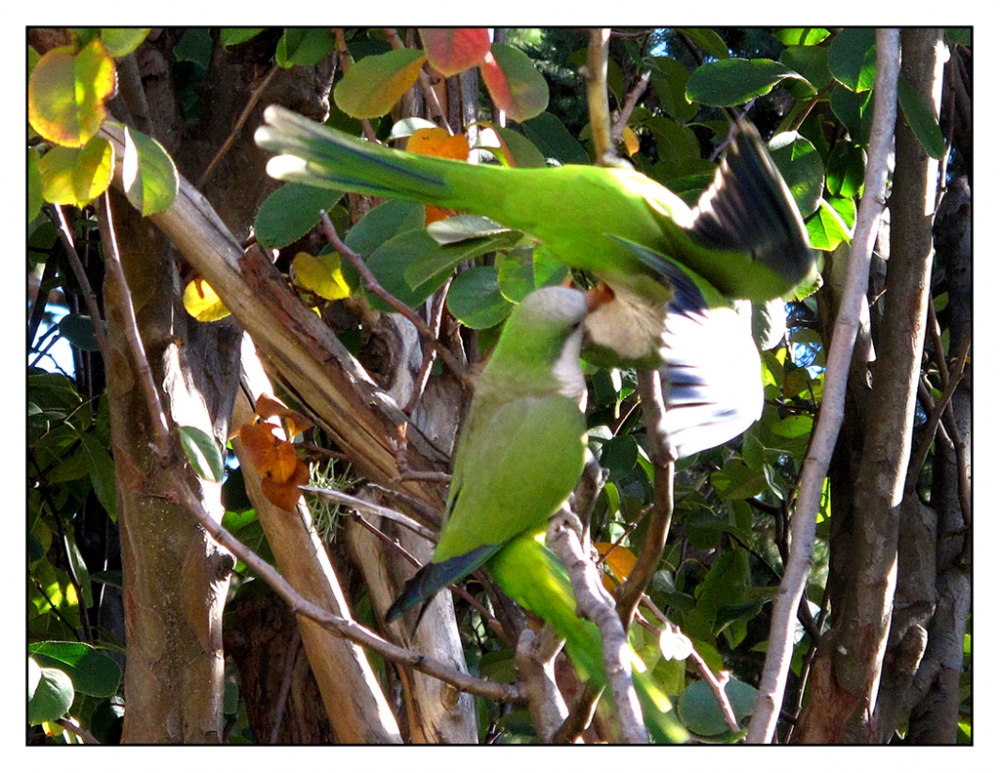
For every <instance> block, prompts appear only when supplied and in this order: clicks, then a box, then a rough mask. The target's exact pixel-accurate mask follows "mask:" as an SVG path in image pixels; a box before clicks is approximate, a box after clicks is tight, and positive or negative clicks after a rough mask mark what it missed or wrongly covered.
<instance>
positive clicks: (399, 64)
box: [333, 48, 427, 118]
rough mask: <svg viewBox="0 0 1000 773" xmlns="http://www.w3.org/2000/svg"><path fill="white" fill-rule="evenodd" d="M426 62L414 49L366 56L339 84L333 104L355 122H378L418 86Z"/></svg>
mask: <svg viewBox="0 0 1000 773" xmlns="http://www.w3.org/2000/svg"><path fill="white" fill-rule="evenodd" d="M426 59H427V57H426V56H425V55H424V52H423V51H420V50H416V49H412V48H397V49H394V50H392V51H388V52H386V53H384V54H376V55H374V56H366V57H365V58H364V59H361V60H360V61H358V62H355V64H354V66H353V67H351V69H350V70H348V72H347V74H346V75H345V76H344V77H343V79H342V80H341V81H340V83H338V84H337V86H336V88H335V89H334V90H333V98H334V101H335V102H336V103H337V107H339V108H340V109H341V110H343V111H344V112H345V113H347V114H348V115H349V116H351V117H353V118H379V117H380V116H383V115H385V114H386V113H388V112H389V111H390V110H392V108H393V106H394V105H395V104H396V103H397V102H398V101H399V100H400V98H401V97H402V96H403V94H405V93H406V92H407V91H408V90H409V89H410V87H411V86H412V85H413V84H414V83H416V82H417V78H418V77H419V75H420V68H421V67H423V65H424V62H425V61H426Z"/></svg>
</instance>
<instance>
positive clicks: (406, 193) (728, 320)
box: [255, 105, 815, 458]
mask: <svg viewBox="0 0 1000 773" xmlns="http://www.w3.org/2000/svg"><path fill="white" fill-rule="evenodd" d="M264 119H265V121H266V123H267V125H265V126H262V127H260V128H259V129H258V130H257V133H256V135H255V139H256V141H257V144H258V145H260V146H261V147H263V148H266V149H268V150H272V151H275V152H277V153H279V154H281V155H278V156H277V157H275V158H272V159H271V160H270V162H269V163H268V172H269V173H270V174H271V175H272V176H274V177H277V178H279V179H283V180H291V181H296V182H301V183H307V184H310V185H316V186H320V187H328V188H333V189H336V190H347V191H355V192H359V193H366V194H370V195H374V196H385V197H390V198H398V199H406V200H410V201H416V202H420V203H423V204H435V205H438V206H441V207H445V208H449V209H454V210H459V211H462V212H468V213H471V214H476V215H481V216H484V217H488V218H491V219H493V220H496V221H498V222H499V223H502V224H503V225H505V226H508V227H510V228H514V229H517V230H520V231H522V232H524V233H526V234H528V235H530V236H532V237H534V238H535V239H537V240H538V241H539V242H540V243H542V244H544V245H545V247H546V248H547V249H548V250H549V251H550V252H551V254H552V255H554V256H555V257H556V258H558V259H559V260H561V261H562V262H563V263H565V264H566V265H568V266H570V267H573V268H577V269H583V270H585V271H588V272H590V273H591V274H592V275H593V276H594V277H595V278H596V279H598V280H600V282H602V283H603V285H604V286H606V288H607V290H608V294H609V300H608V302H606V303H605V304H604V305H603V306H602V307H601V308H600V309H599V310H598V311H597V312H595V313H594V314H592V315H590V317H589V318H588V320H587V323H586V327H587V336H586V342H585V347H584V352H583V354H584V357H585V358H586V359H587V360H588V361H590V362H593V363H594V364H597V365H601V366H610V367H640V368H646V369H652V368H658V369H659V370H660V375H661V382H662V384H663V392H664V403H665V405H666V408H667V411H666V417H665V420H664V424H665V426H664V429H665V430H666V431H667V433H668V436H669V438H670V443H671V445H672V447H673V453H674V456H675V457H676V458H681V457H684V456H689V455H691V454H694V453H697V452H698V451H700V450H703V449H706V448H711V447H713V446H716V445H719V444H721V443H724V442H726V441H727V440H729V439H731V438H733V437H735V436H736V435H738V434H739V433H741V432H742V431H744V430H745V429H746V428H747V427H748V426H749V425H750V424H752V423H753V421H755V420H756V419H757V418H759V416H760V413H761V409H762V405H763V403H762V397H763V388H762V385H761V378H760V359H759V354H758V352H757V349H756V346H755V344H754V342H753V338H752V335H751V327H750V319H749V315H747V314H740V313H738V312H737V304H738V299H747V300H750V301H769V300H771V299H774V298H778V297H779V296H783V295H786V294H788V293H789V292H790V291H791V290H793V289H794V288H796V287H798V286H799V285H800V284H802V283H804V282H805V281H806V280H807V279H809V278H810V275H811V273H812V272H813V270H814V262H815V254H814V252H813V251H812V250H811V249H810V248H809V243H808V234H807V232H806V229H805V225H804V224H803V222H802V218H801V216H800V215H799V213H798V210H797V208H796V205H795V203H794V201H793V199H792V197H791V194H790V193H789V191H788V188H787V186H786V185H785V183H784V181H783V180H782V178H781V175H780V173H779V172H778V171H777V169H776V167H775V166H774V163H773V162H772V161H771V159H770V157H769V156H768V154H767V150H766V148H765V147H764V146H763V143H762V142H761V140H760V137H759V136H758V134H757V132H756V130H755V129H754V128H753V127H752V126H751V125H750V124H747V123H743V122H741V123H739V124H737V126H736V128H735V132H734V136H733V140H732V143H731V145H730V147H729V150H728V152H727V153H726V155H725V157H724V158H723V161H722V163H721V164H720V166H719V169H718V172H717V173H716V176H715V179H714V181H713V183H712V185H711V186H710V187H709V188H708V190H706V191H705V193H704V194H703V195H702V196H701V198H700V200H699V201H698V204H697V206H695V207H693V208H692V207H689V206H688V205H687V204H686V203H685V202H684V201H682V200H681V199H680V198H679V197H678V196H676V195H675V194H674V193H672V192H671V191H669V190H667V189H666V188H664V187H663V186H662V185H660V184H659V183H657V182H655V181H654V180H651V179H650V178H648V177H646V176H645V175H643V174H640V173H638V172H635V171H631V170H625V169H611V168H602V167H595V166H584V165H565V166H560V167H548V168H544V169H512V168H507V167H501V166H496V165H489V164H466V163H463V162H459V161H450V160H445V159H439V158H432V157H428V156H418V155H414V154H411V153H406V152H403V151H398V150H394V149H391V148H387V147H384V146H382V145H378V144H376V143H372V142H366V141H364V140H360V139H357V138H354V137H351V136H349V135H347V134H344V133H343V132H339V131H336V130H333V129H329V128H327V127H324V126H322V125H320V124H317V123H315V122H314V121H310V120H309V119H307V118H303V117H302V116H299V115H296V114H295V113H292V112H290V111H288V110H286V109H284V108H281V107H278V106H275V105H272V106H270V107H268V108H267V109H266V110H265V111H264Z"/></svg>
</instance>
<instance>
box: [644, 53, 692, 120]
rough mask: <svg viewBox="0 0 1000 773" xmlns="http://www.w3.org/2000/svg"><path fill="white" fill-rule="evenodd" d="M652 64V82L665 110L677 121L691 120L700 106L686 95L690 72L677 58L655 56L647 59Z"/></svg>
mask: <svg viewBox="0 0 1000 773" xmlns="http://www.w3.org/2000/svg"><path fill="white" fill-rule="evenodd" d="M647 61H648V62H649V64H650V71H651V73H652V74H651V75H650V79H649V80H650V84H651V85H652V86H653V90H654V91H655V92H656V96H657V97H659V100H660V105H661V107H662V108H663V110H664V112H666V113H667V115H669V116H670V117H671V118H673V119H674V120H675V121H680V122H682V123H683V122H687V121H690V120H691V119H692V118H694V117H695V115H696V114H697V113H698V108H699V106H698V105H696V104H694V103H692V102H691V101H690V100H688V98H687V96H686V90H687V82H688V78H689V77H690V73H689V72H688V70H687V68H686V67H685V66H684V65H683V64H681V63H680V62H678V61H677V60H676V59H671V58H670V57H667V56H654V57H650V58H649V59H648V60H647Z"/></svg>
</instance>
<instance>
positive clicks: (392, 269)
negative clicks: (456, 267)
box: [345, 228, 452, 312]
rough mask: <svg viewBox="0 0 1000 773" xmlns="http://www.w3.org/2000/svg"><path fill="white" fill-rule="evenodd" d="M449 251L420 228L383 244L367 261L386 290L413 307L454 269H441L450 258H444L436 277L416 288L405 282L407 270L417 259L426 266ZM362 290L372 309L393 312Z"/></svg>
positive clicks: (446, 278)
mask: <svg viewBox="0 0 1000 773" xmlns="http://www.w3.org/2000/svg"><path fill="white" fill-rule="evenodd" d="M449 249H452V248H448V247H441V246H439V245H438V244H437V242H435V241H434V240H433V239H432V238H431V237H430V234H428V233H427V231H425V230H424V229H423V228H420V229H417V230H412V231H405V232H403V233H401V234H399V235H397V236H394V237H393V238H391V239H389V240H388V241H386V242H384V243H383V244H381V245H380V246H379V247H378V248H376V249H375V251H374V252H372V254H371V255H369V256H368V259H367V260H366V261H365V262H366V263H367V264H368V268H369V269H371V272H372V273H373V274H374V275H375V278H376V280H378V283H379V284H380V285H381V286H382V289H383V290H385V291H386V292H388V293H389V294H390V295H392V296H394V297H395V298H396V299H397V300H398V301H400V302H402V303H403V304H405V305H407V306H409V307H410V308H414V307H416V306H418V305H420V304H421V303H423V301H424V300H426V299H427V298H428V297H429V296H430V295H431V293H433V292H435V291H436V290H438V289H439V288H440V287H442V286H443V285H444V283H445V282H446V281H448V277H449V276H450V275H451V268H448V269H447V270H445V269H441V266H442V265H444V264H445V263H446V262H447V259H442V260H441V261H440V262H439V263H437V267H438V268H439V269H441V270H440V271H439V272H438V273H437V274H434V275H433V276H432V277H431V278H429V279H428V280H427V281H425V282H423V283H417V284H414V285H411V284H410V283H409V282H408V281H407V279H406V271H407V269H408V268H409V267H410V265H411V264H413V263H414V262H415V261H418V260H419V261H422V265H424V266H426V265H427V263H429V262H432V261H435V260H437V259H438V258H439V257H440V256H441V253H442V252H443V251H447V250H449ZM345 276H347V272H345ZM350 281H351V279H350V277H348V282H349V283H350ZM362 290H363V292H364V295H365V297H366V298H367V299H368V302H369V304H371V306H372V308H374V309H378V310H379V311H385V312H391V311H394V309H393V308H392V307H391V306H389V304H387V303H386V302H385V301H383V300H382V299H381V298H379V297H378V296H376V295H375V294H374V293H371V292H369V291H368V290H367V289H365V288H362Z"/></svg>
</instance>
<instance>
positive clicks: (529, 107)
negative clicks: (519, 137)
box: [479, 43, 549, 123]
mask: <svg viewBox="0 0 1000 773" xmlns="http://www.w3.org/2000/svg"><path fill="white" fill-rule="evenodd" d="M479 69H480V72H481V73H482V76H483V81H484V82H485V83H486V88H487V89H488V90H489V92H490V96H491V97H493V101H494V102H495V103H496V106H497V107H499V108H500V109H501V110H503V111H504V112H505V113H507V115H508V116H510V118H511V119H513V120H515V121H517V122H518V123H522V122H524V121H527V120H528V119H529V118H534V117H535V116H536V115H540V114H541V113H542V112H543V111H544V110H545V108H546V107H548V104H549V86H548V84H547V83H546V82H545V78H543V77H542V74H541V73H540V72H538V70H537V69H536V68H535V64H534V62H532V61H531V59H529V58H528V56H527V55H526V54H525V53H523V52H522V51H519V50H518V49H516V48H514V47H513V46H508V45H505V44H503V43H494V44H493V45H492V46H491V47H490V53H489V54H487V55H486V58H485V60H484V61H483V63H482V64H481V65H480V67H479Z"/></svg>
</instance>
